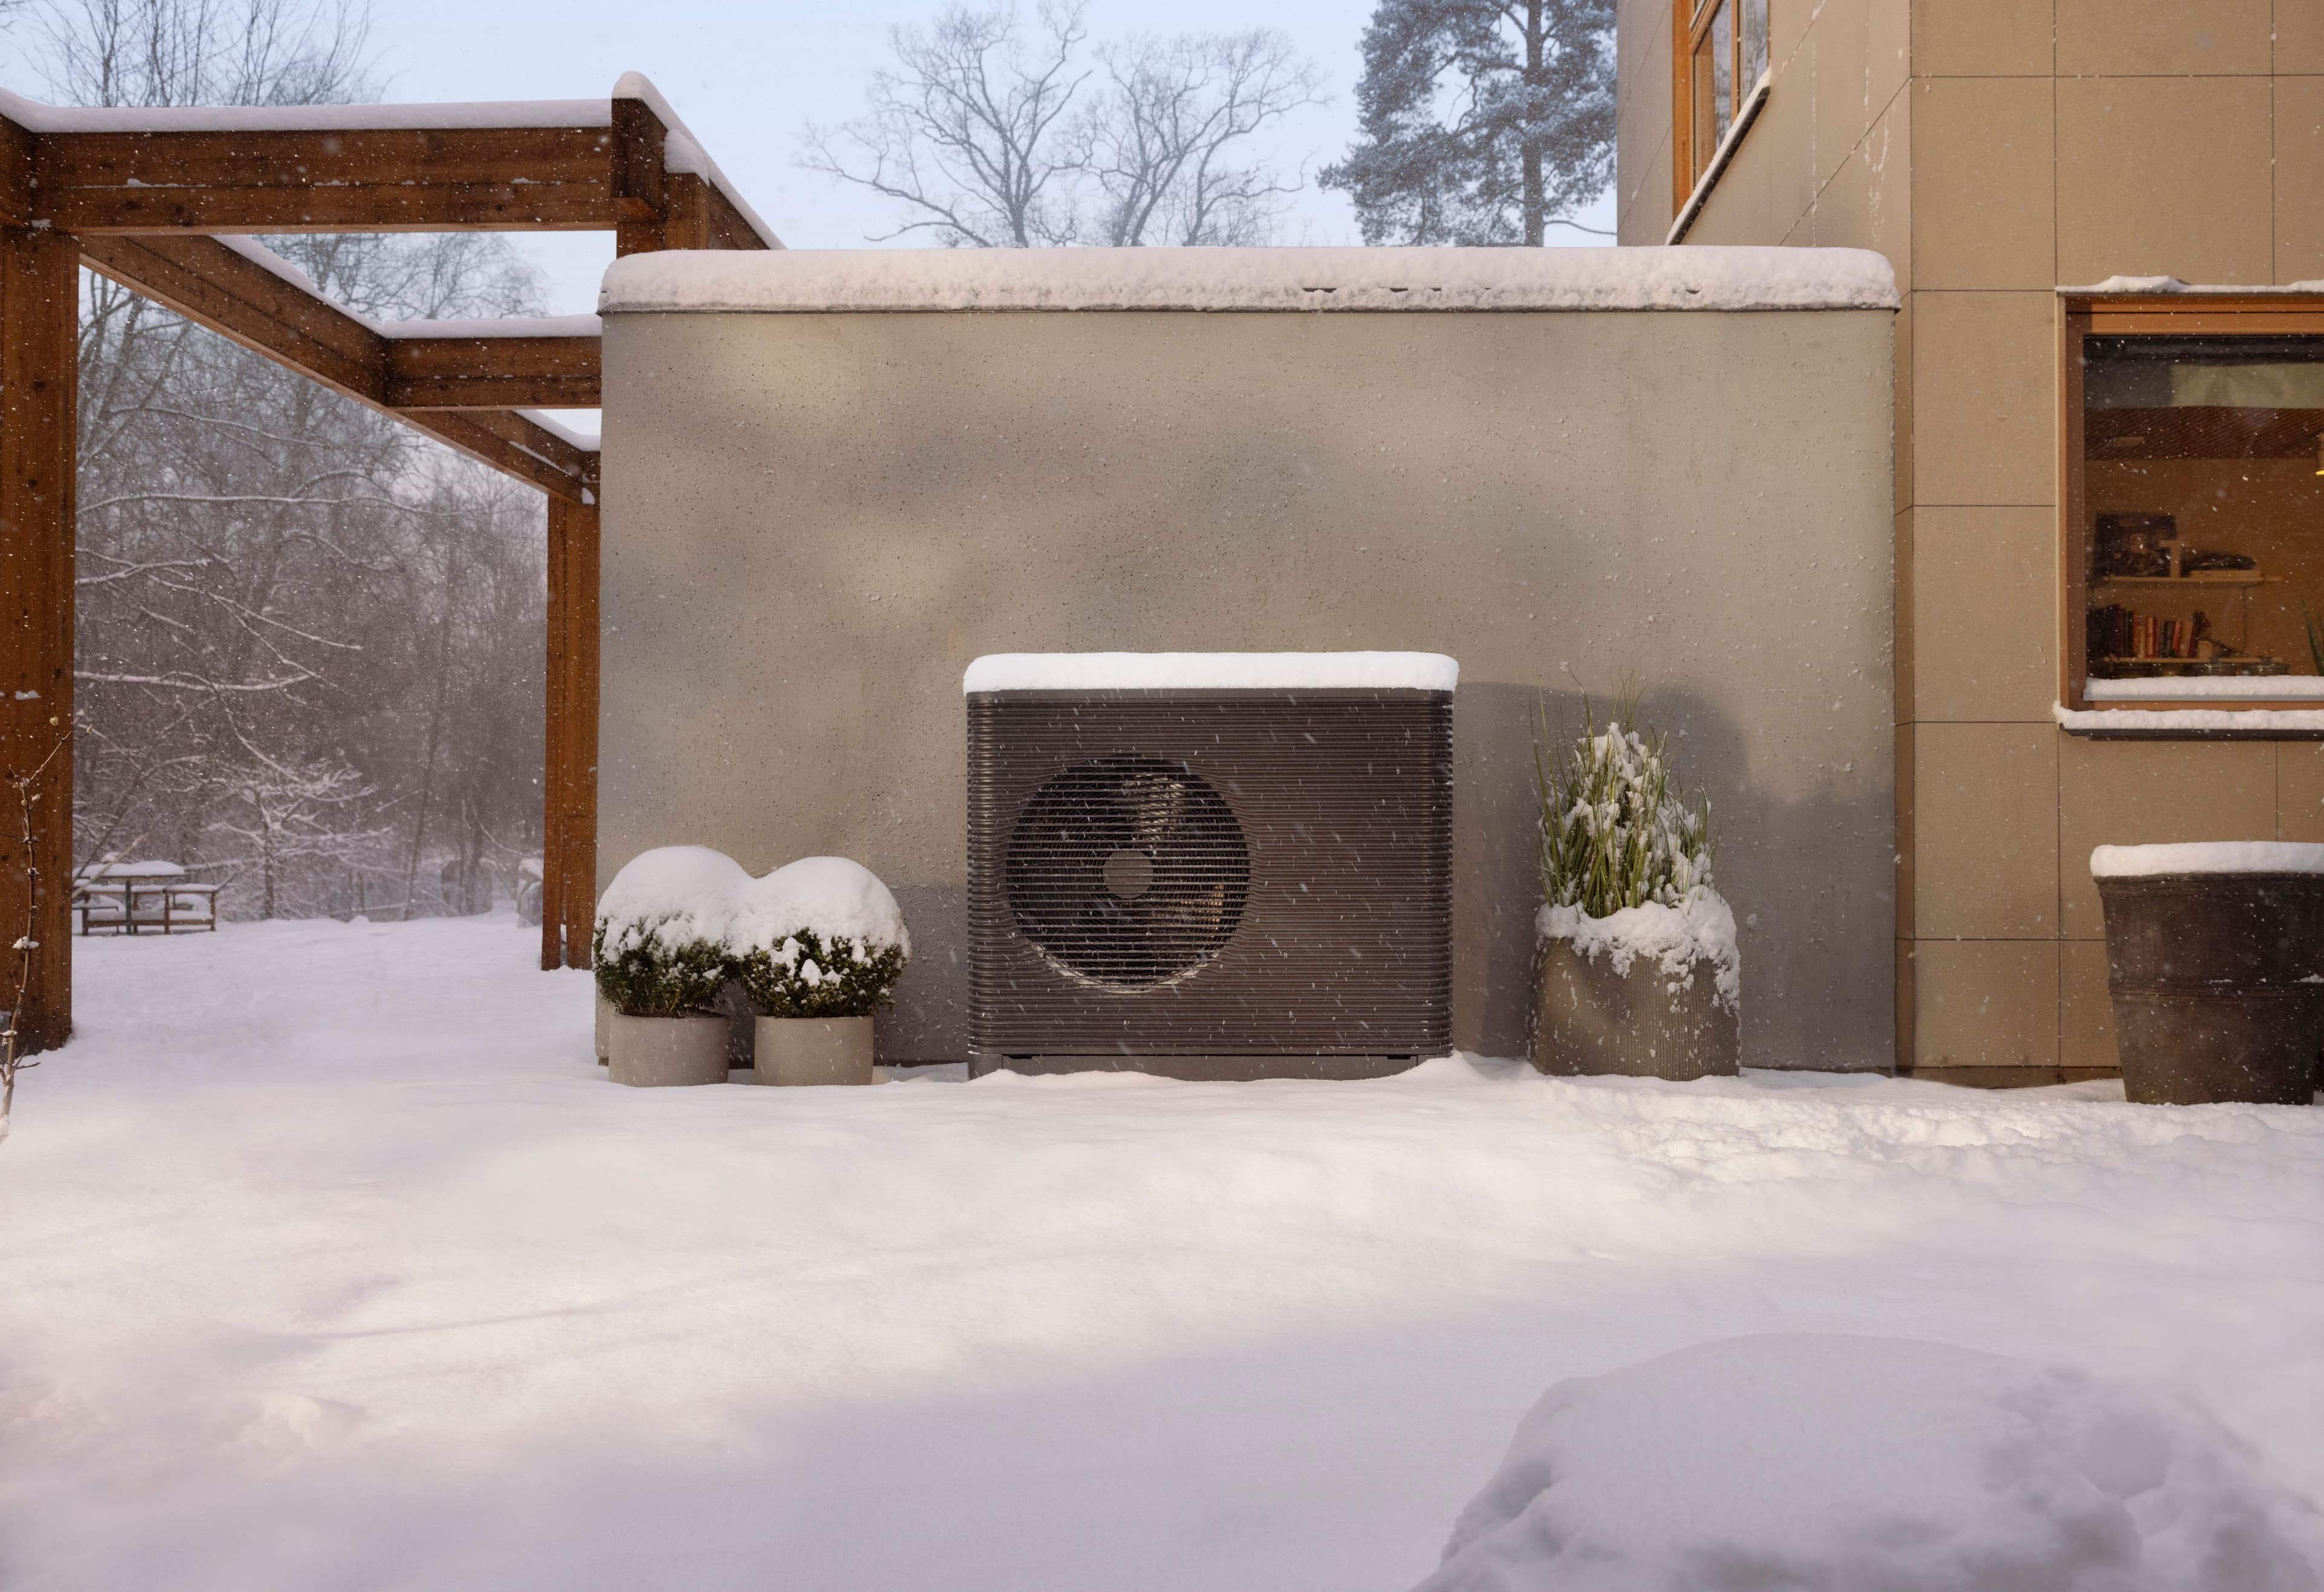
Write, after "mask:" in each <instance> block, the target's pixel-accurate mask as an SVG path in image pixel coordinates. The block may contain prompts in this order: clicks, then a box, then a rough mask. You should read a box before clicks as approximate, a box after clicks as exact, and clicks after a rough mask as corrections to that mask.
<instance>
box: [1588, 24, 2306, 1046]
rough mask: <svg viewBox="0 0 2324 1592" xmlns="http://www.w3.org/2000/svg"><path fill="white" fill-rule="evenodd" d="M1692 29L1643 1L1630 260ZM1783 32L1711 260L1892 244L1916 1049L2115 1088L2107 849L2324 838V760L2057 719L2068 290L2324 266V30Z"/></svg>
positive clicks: (1623, 102)
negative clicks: (2075, 727)
mask: <svg viewBox="0 0 2324 1592" xmlns="http://www.w3.org/2000/svg"><path fill="white" fill-rule="evenodd" d="M1671 12H1672V6H1671V5H1670V4H1668V3H1667V0H1620V5H1619V6H1618V30H1619V34H1620V39H1621V48H1620V52H1619V57H1618V59H1619V68H1618V69H1619V71H1620V74H1621V78H1620V82H1619V85H1618V104H1619V106H1620V112H1619V117H1618V136H1619V138H1620V140H1621V148H1620V151H1619V163H1620V169H1621V171H1622V172H1623V177H1622V187H1621V190H1620V204H1621V207H1622V215H1621V219H1620V223H1619V227H1620V232H1621V236H1622V238H1623V240H1624V241H1625V242H1652V241H1659V239H1660V237H1661V236H1662V235H1663V233H1664V231H1665V229H1666V228H1667V227H1668V225H1669V221H1670V216H1671V203H1670V190H1669V164H1668V155H1667V141H1668V127H1669V121H1670V114H1671V112H1670V98H1671V81H1670V73H1671V60H1670V40H1669V31H1668V30H1669V27H1670V25H1671V23H1670V14H1671ZM1769 14H1770V26H1771V30H1772V34H1773V39H1772V45H1771V60H1772V62H1773V67H1774V74H1775V76H1774V81H1773V84H1772V85H1771V89H1770V97H1769V99H1768V102H1767V106H1766V110H1765V112H1764V113H1763V115H1762V116H1761V118H1760V120H1759V122H1758V123H1757V125H1754V126H1753V127H1752V129H1751V130H1750V132H1749V133H1748V134H1747V135H1746V136H1745V138H1744V140H1743V141H1742V143H1741V144H1740V145H1739V146H1738V150H1737V153H1736V156H1735V160H1734V162H1733V164H1732V165H1731V166H1730V167H1729V170H1728V171H1727V173H1726V174H1725V175H1724V176H1723V177H1722V178H1721V179H1720V182H1719V184H1718V186H1717V187H1716V188H1715V189H1714V190H1712V193H1711V197H1710V199H1709V200H1708V202H1707V203H1706V204H1705V206H1704V207H1703V210H1702V213H1701V219H1700V220H1699V221H1698V222H1697V223H1696V224H1695V226H1694V227H1693V228H1692V231H1690V233H1689V234H1688V238H1687V241H1688V243H1689V244H1782V243H1791V244H1815V245H1826V246H1829V245H1846V246H1852V247H1858V248H1869V249H1877V250H1878V251H1880V252H1881V253H1882V254H1884V255H1886V256H1887V257H1888V259H1889V262H1890V263H1891V264H1892V265H1893V266H1894V267H1895V273H1896V281H1897V286H1898V288H1899V290H1900V291H1901V292H1903V294H1904V308H1903V310H1902V311H1901V313H1900V314H1899V315H1898V317H1897V321H1896V395H1895V414H1896V466H1897V468H1896V500H1895V509H1896V521H1895V538H1896V552H1895V559H1896V569H1897V592H1898V598H1897V646H1896V657H1897V684H1896V713H1897V741H1896V745H1897V752H1898V760H1899V774H1898V787H1899V791H1900V793H1901V800H1900V803H1899V811H1898V819H1897V827H1898V832H1899V847H1898V849H1899V858H1900V864H1899V865H1900V880H1899V912H1898V917H1897V958H1898V966H1899V972H1900V978H1899V993H1900V1002H1901V1006H1900V1011H1899V1017H1898V1035H1899V1048H1898V1053H1897V1060H1898V1061H1899V1063H1900V1064H1903V1065H1906V1066H1911V1067H1914V1068H1916V1069H1920V1070H1923V1071H1927V1072H1936V1071H1940V1070H1941V1069H1952V1071H1951V1075H1952V1076H1955V1077H1960V1078H1977V1079H1978V1080H1981V1081H1992V1080H1997V1079H1998V1078H2005V1077H2008V1076H2011V1075H2012V1074H2015V1076H2019V1077H2023V1078H2027V1079H2029V1080H2032V1079H2046V1078H2050V1077H2054V1076H2059V1075H2060V1069H2064V1075H2066V1076H2076V1075H2080V1074H2082V1073H2086V1072H2091V1071H2104V1070H2107V1069H2112V1068H2113V1067H2114V1066H2115V1065H2116V1055H2115V1048H2114V1035H2113V1026H2112V1023H2111V1020H2110V1016H2109V1006H2108V1002H2107V989H2106V955H2105V947H2104V943H2103V939H2102V934H2103V929H2102V925H2101V923H2100V921H2099V919H2098V912H2097V907H2096V898H2095V896H2094V894H2093V893H2092V891H2091V887H2090V883H2089V870H2088V861H2089V848H2090V847H2091V846H2092V845H2093V844H2096V843H2098V842H2099V841H2112V842H2117V843H2135V842H2140V841H2151V840H2180V839H2186V840H2194V839H2262V838H2282V839H2296V840H2324V749H2319V747H2318V746H2316V745H2312V744H2300V743H2283V744H2281V745H2268V744H2235V745H2226V744H2216V743H2214V744H2202V743H2197V742H2192V741H2190V742H2184V743H2175V744H2136V745H2133V744H2126V743H2120V742H2106V743H2094V742H2090V741H2086V740H2080V739H2077V738H2075V737H2073V736H2068V735H2066V734H2064V733H2062V732H2061V730H2060V729H2059V728H2058V727H2057V725H2056V724H2055V722H2054V721H2053V720H2052V717H2051V708H2052V703H2053V702H2055V701H2056V700H2057V697H2058V690H2059V667H2060V665H2059V660H2058V655H2057V653H2058V634H2059V603H2060V592H2059V582H2058V573H2057V572H2058V567H2059V542H2058V524H2057V522H2058V507H2057V486H2058V478H2059V471H2058V457H2057V449H2058V446H2059V443H2058V426H2057V404H2058V389H2057V381H2058V370H2057V363H2058V322H2057V313H2058V301H2057V297H2056V292H2055V289H2056V286H2057V284H2059V283H2088V282H2098V281H2102V280H2104V279H2105V278H2107V277H2108V276H2112V275H2116V274H2122V275H2132V276H2138V275H2174V276H2178V277H2180V278H2181V279H2183V280H2185V281H2189V282H2211V283H2251V284H2259V283H2288V282H2297V281H2303V280H2314V279H2318V278H2324V11H2319V9H2318V8H2316V7H2313V6H2301V7H2290V6H2277V7H2273V8H2271V7H2269V6H2268V5H2260V4H2256V3H2254V0H2234V3H2232V4H2219V5H2187V4H2185V3H2184V0H1820V3H1816V4H1803V0H1771V4H1770V8H1769ZM1657 151H1661V152H1662V153H1657ZM1657 160H1659V161H1660V162H1661V164H1660V166H1659V168H1656V167H1655V162H1656V161H1657ZM1656 170H1658V171H1659V173H1660V180H1659V185H1657V183H1656V182H1655V180H1649V179H1650V178H1651V177H1652V175H1653V173H1654V171H1656ZM1634 178H1635V181H1634ZM2276 562H2277V563H2278V564H2280V565H2283V566H2285V567H2287V568H2291V567H2298V566H2300V565H2301V563H2302V562H2303V560H2299V559H2297V558H2295V557H2292V555H2291V554H2290V553H2289V551H2283V552H2282V556H2279V557H2277V558H2276ZM2274 624H2275V625H2276V628H2277V629H2278V630H2282V629H2283V628H2284V626H2283V625H2282V621H2281V619H2280V616H2279V617H2278V619H2277V620H2276V621H2274ZM2278 644H2279V645H2280V644H2281V643H2280V642H2279V643H2278ZM2291 655H2292V656H2293V657H2298V656H2300V655H2301V654H2300V653H2299V652H2297V651H2294V652H2292V653H2291ZM2198 791H2199V792H2200V793H2201V795H2200V798H2199V800H2190V792H2198Z"/></svg>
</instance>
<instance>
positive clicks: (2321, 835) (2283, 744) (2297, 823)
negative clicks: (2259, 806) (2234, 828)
mask: <svg viewBox="0 0 2324 1592" xmlns="http://www.w3.org/2000/svg"><path fill="white" fill-rule="evenodd" d="M2275 838H2277V839H2279V840H2304V841H2306V842H2308V843H2309V844H2310V845H2311V846H2313V845H2324V742H2319V741H2279V742H2277V743H2276V747H2275Z"/></svg>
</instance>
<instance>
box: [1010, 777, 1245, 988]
mask: <svg viewBox="0 0 2324 1592" xmlns="http://www.w3.org/2000/svg"><path fill="white" fill-rule="evenodd" d="M1002 879H1003V889H1004V890H1005V891H1006V893H1007V895H1008V900H1009V906H1010V912H1011V913H1012V914H1013V915H1014V916H1015V918H1016V920H1017V923H1018V927H1019V929H1020V930H1022V931H1023V933H1024V935H1025V938H1026V939H1028V941H1030V942H1031V944H1032V945H1033V947H1034V948H1035V949H1037V950H1038V951H1039V952H1040V953H1041V955H1042V956H1043V957H1044V958H1047V960H1048V962H1049V963H1050V964H1051V965H1052V966H1053V967H1056V968H1058V969H1059V970H1060V971H1063V972H1065V973H1066V974H1068V975H1070V976H1074V977H1076V978H1083V979H1087V980H1088V981H1090V982H1091V983H1093V984H1097V985H1101V986H1104V987H1106V988H1108V989H1117V990H1141V989H1153V988H1156V987H1157V986H1161V985H1165V984H1168V983H1170V982H1172V981H1173V980H1175V979H1179V978H1184V977H1185V976H1187V975H1188V974H1190V973H1192V972H1194V970H1195V969H1197V968H1199V967H1202V966H1203V963H1205V962H1207V961H1209V960H1210V959H1211V958H1213V957H1214V956H1216V955H1218V953H1219V951H1220V949H1221V948H1222V947H1223V946H1224V945H1225V944H1226V943H1227V941H1228V939H1231V938H1232V936H1233V934H1234V931H1235V926H1236V925H1237V924H1238V923H1240V922H1241V921H1242V913H1243V906H1244V903H1245V902H1246V901H1247V900H1248V899H1249V897H1250V846H1249V844H1248V843H1247V842H1246V841H1245V840H1244V838H1243V832H1242V826H1241V825H1240V823H1239V822H1237V821H1236V819H1235V815H1234V810H1233V809H1231V808H1230V807H1229V806H1228V805H1227V803H1226V800H1225V799H1224V798H1223V797H1222V796H1221V795H1220V794H1219V793H1218V791H1215V790H1213V789H1212V787H1211V785H1210V783H1209V782H1207V781H1205V780H1204V779H1203V777H1202V776H1201V775H1199V774H1197V773H1194V771H1193V770H1192V769H1190V768H1188V767H1187V766H1186V765H1185V764H1183V763H1171V762H1166V761H1164V760H1162V759H1159V758H1153V757H1102V758H1099V759H1097V760H1095V761H1093V762H1090V763H1084V764H1078V765H1076V766H1074V767H1073V768H1069V769H1067V770H1065V773H1061V774H1059V775H1057V776H1056V778H1055V779H1053V780H1051V781H1049V782H1048V783H1047V784H1045V785H1043V786H1042V787H1041V788H1040V789H1039V790H1038V791H1035V792H1034V793H1033V795H1032V796H1031V798H1030V799H1029V800H1028V801H1027V802H1026V804H1025V807H1024V810H1023V812H1022V814H1021V815H1020V816H1019V819H1018V821H1017V826H1016V828H1015V830H1014V831H1013V832H1012V833H1011V835H1010V842H1009V854H1008V860H1007V862H1006V863H1005V864H1004V865H1003V874H1002Z"/></svg>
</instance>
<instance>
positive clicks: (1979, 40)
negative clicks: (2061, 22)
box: [1913, 0, 2056, 78]
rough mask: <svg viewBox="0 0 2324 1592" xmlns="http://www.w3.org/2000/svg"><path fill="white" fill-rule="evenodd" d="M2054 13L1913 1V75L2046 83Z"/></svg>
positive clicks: (2014, 3)
mask: <svg viewBox="0 0 2324 1592" xmlns="http://www.w3.org/2000/svg"><path fill="white" fill-rule="evenodd" d="M2054 11H2055V7H2054V6H2053V5H2052V4H2051V0H1913V75H1914V77H1916V78H1918V77H1941V78H1990V77H2034V78H2047V77H2049V76H2050V75H2051V71H2052V32H2053V31H2054V28H2055V23H2056V19H2055V17H2054V15H2053V13H2054Z"/></svg>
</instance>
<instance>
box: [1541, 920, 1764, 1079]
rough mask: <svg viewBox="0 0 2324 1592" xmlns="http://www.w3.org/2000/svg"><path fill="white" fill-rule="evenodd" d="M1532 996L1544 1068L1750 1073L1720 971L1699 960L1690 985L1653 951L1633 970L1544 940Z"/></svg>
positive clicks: (1647, 1074)
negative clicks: (1677, 982)
mask: <svg viewBox="0 0 2324 1592" xmlns="http://www.w3.org/2000/svg"><path fill="white" fill-rule="evenodd" d="M1673 983H1674V979H1673V978H1672V976H1670V975H1669V974H1667V973H1665V972H1664V971H1663V968H1662V964H1661V963H1660V962H1659V961H1658V960H1656V959H1655V958H1653V957H1650V956H1639V957H1634V958H1631V960H1630V967H1629V971H1628V972H1627V973H1618V972H1616V971H1615V970H1614V959H1613V958H1612V957H1610V956H1608V955H1605V954H1603V953H1600V954H1599V955H1597V956H1594V957H1585V956H1583V955H1582V953H1581V952H1580V951H1578V950H1576V949H1574V947H1573V943H1572V941H1571V940H1568V939H1545V940H1543V941H1542V942H1541V956H1540V959H1539V962H1538V964H1537V969H1536V982H1535V999H1534V1028H1533V1064H1534V1066H1535V1068H1537V1069H1540V1070H1541V1071H1543V1072H1547V1073H1559V1074H1568V1075H1571V1074H1578V1073H1610V1074H1614V1075H1617V1076H1619V1077H1624V1078H1668V1079H1670V1080H1672V1081H1673V1082H1677V1083H1683V1082H1686V1081H1688V1080H1689V1079H1692V1078H1732V1077H1734V1076H1735V1075H1736V1074H1737V1073H1738V1072H1740V1071H1741V1070H1742V1068H1741V1064H1740V1060H1739V1058H1740V1056H1741V1053H1742V1048H1741V1033H1740V1023H1739V1022H1738V1014H1737V1013H1736V1012H1735V1011H1734V1010H1733V1009H1732V1008H1731V1007H1729V1006H1725V1005H1722V1004H1720V1000H1719V994H1718V990H1719V985H1718V978H1717V976H1716V971H1715V969H1714V968H1713V967H1711V964H1710V963H1708V962H1698V963H1697V964H1696V965H1695V967H1694V968H1693V981H1692V984H1689V985H1685V986H1683V987H1680V988H1676V989H1674V988H1672V987H1671V986H1672V985H1673Z"/></svg>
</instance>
